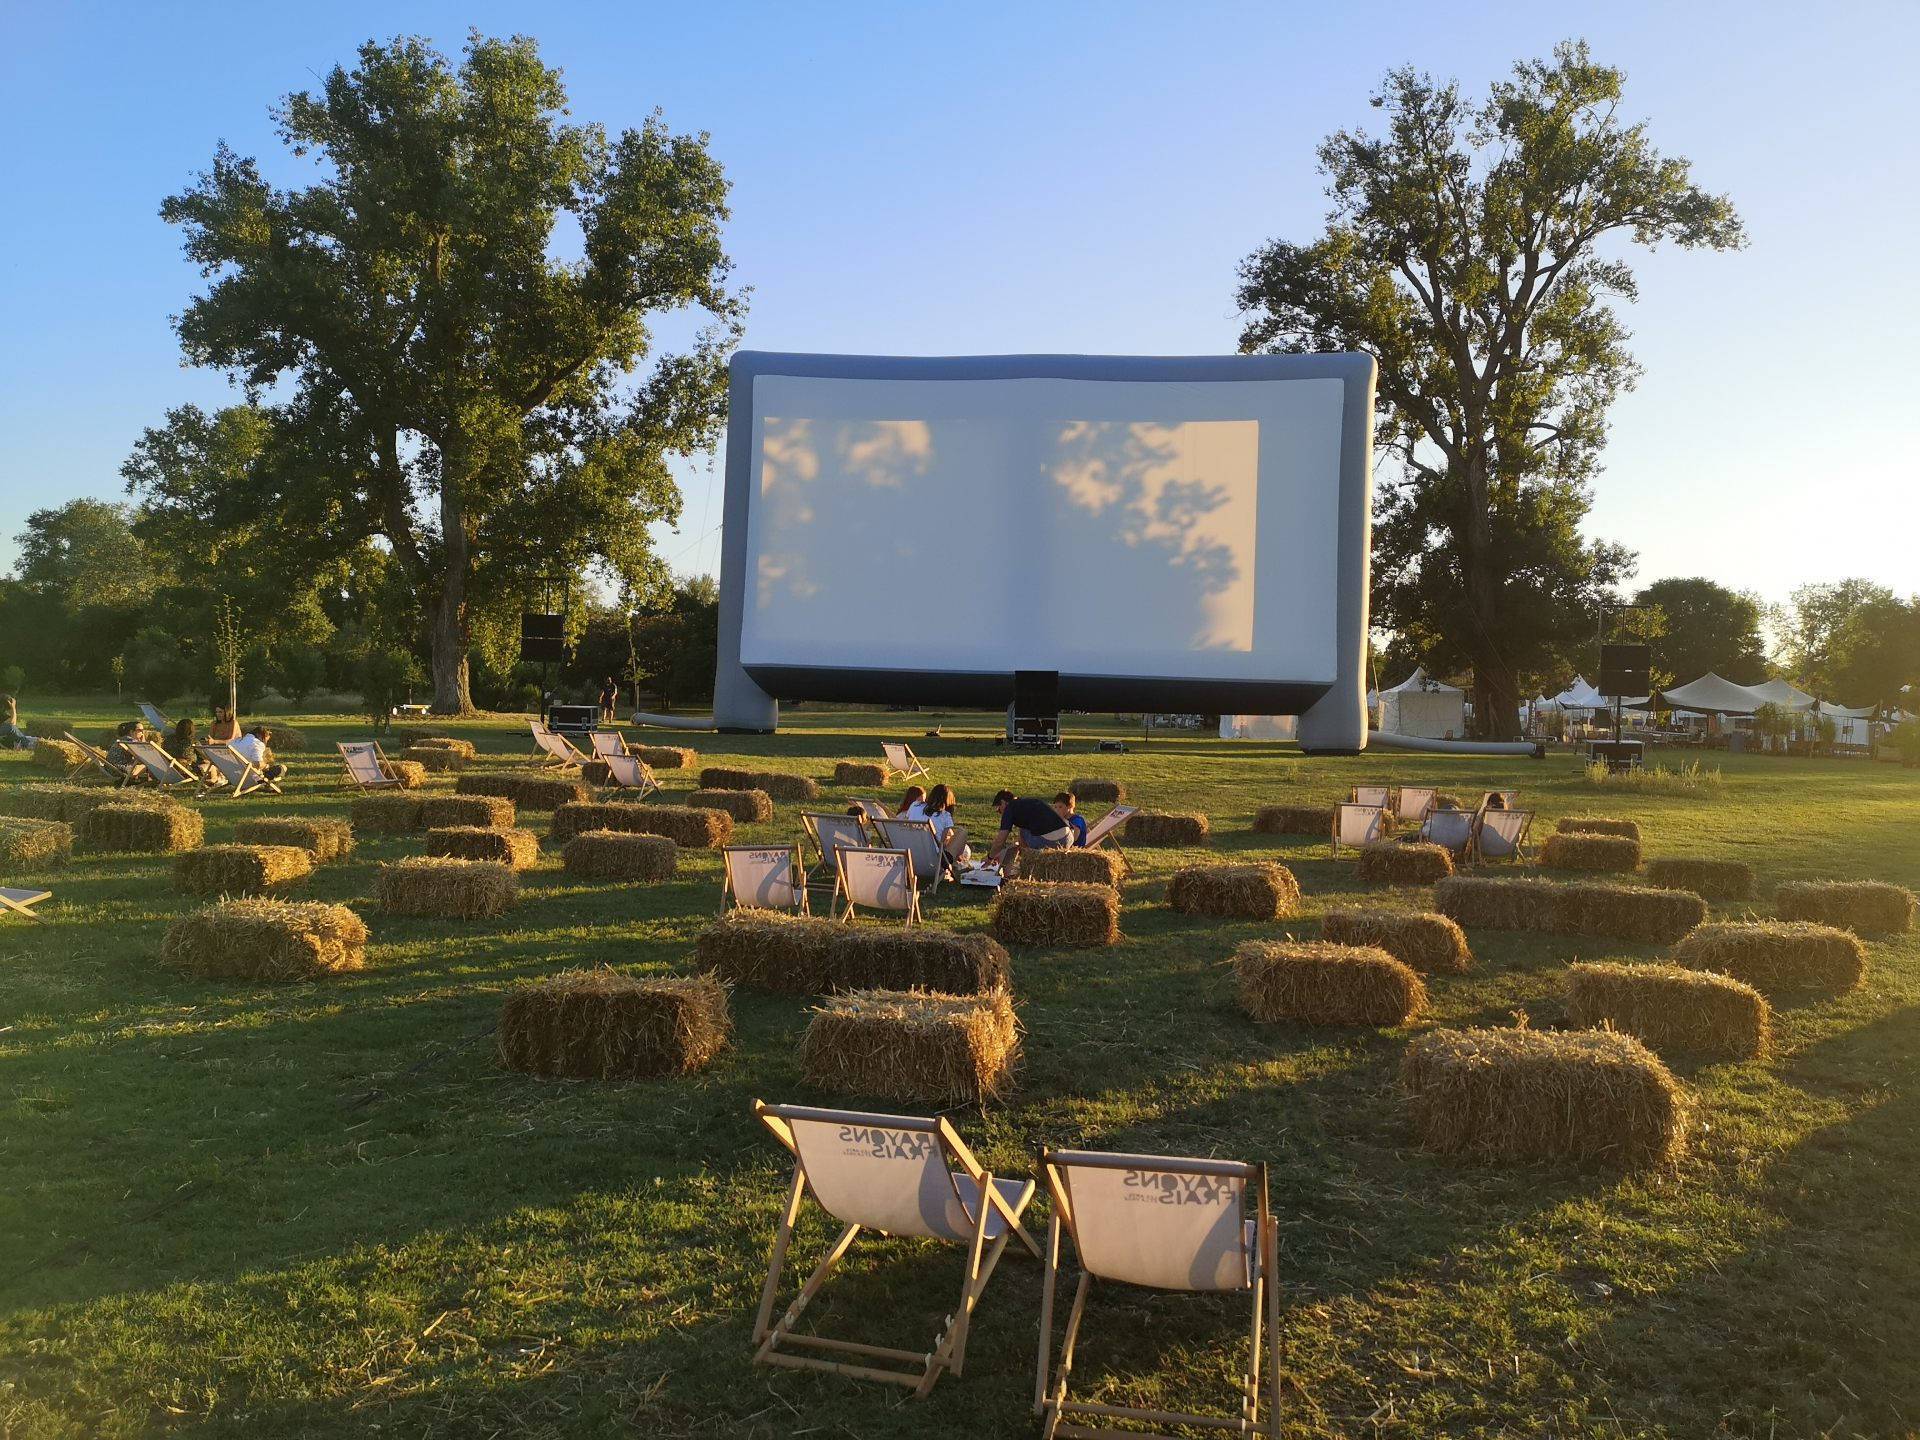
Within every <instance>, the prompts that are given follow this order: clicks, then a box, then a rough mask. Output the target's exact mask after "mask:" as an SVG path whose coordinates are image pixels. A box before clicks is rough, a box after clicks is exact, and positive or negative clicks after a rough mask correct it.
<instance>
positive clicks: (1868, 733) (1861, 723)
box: [1820, 705, 1878, 750]
mask: <svg viewBox="0 0 1920 1440" xmlns="http://www.w3.org/2000/svg"><path fill="white" fill-rule="evenodd" d="M1877 708H1878V707H1877V706H1873V705H1862V706H1860V707H1859V708H1858V709H1849V708H1847V707H1846V706H1845V705H1822V706H1821V707H1820V713H1821V714H1822V715H1825V716H1828V717H1830V718H1831V719H1832V721H1833V743H1834V744H1836V745H1849V746H1852V747H1854V748H1855V749H1859V750H1865V749H1866V748H1867V747H1868V746H1869V745H1870V744H1872V743H1873V742H1872V731H1873V712H1874V711H1875V710H1876V709H1877Z"/></svg>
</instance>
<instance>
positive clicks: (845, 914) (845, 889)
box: [833, 846, 920, 929]
mask: <svg viewBox="0 0 1920 1440" xmlns="http://www.w3.org/2000/svg"><path fill="white" fill-rule="evenodd" d="M833 862H834V886H833V912H834V917H833V918H834V919H836V920H852V919H854V918H855V916H856V912H857V910H858V908H859V907H861V906H865V907H866V908H867V909H869V910H885V911H889V912H891V913H893V914H896V915H899V916H901V917H903V919H904V920H905V922H906V925H907V927H908V928H909V929H911V928H912V926H913V923H914V922H915V921H916V920H918V919H919V918H920V891H919V888H918V887H917V886H916V885H915V884H914V880H913V856H911V855H910V854H908V853H907V852H906V851H905V850H856V849H853V848H852V847H850V846H848V847H843V848H841V849H839V850H836V851H835V852H834V857H833Z"/></svg>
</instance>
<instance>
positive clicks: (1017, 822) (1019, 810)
mask: <svg viewBox="0 0 1920 1440" xmlns="http://www.w3.org/2000/svg"><path fill="white" fill-rule="evenodd" d="M993 808H994V809H996V810H998V811H999V812H1000V833H999V834H997V835H995V836H994V837H993V848H992V849H991V850H989V851H988V852H987V860H988V862H989V863H991V862H993V861H995V860H998V859H1000V858H1001V857H1002V856H1003V855H1004V854H1005V853H1006V852H1007V851H1008V850H1009V849H1011V848H1012V846H1013V839H1014V836H1015V835H1018V836H1019V837H1020V843H1021V844H1022V845H1025V846H1026V847H1028V848H1029V849H1032V850H1064V849H1066V848H1067V847H1068V846H1070V845H1072V844H1073V827H1072V826H1071V825H1069V824H1068V823H1067V817H1066V815H1065V814H1063V813H1062V812H1061V810H1060V809H1059V807H1058V806H1056V805H1049V804H1048V803H1047V802H1046V801H1044V800H1040V799H1037V798H1035V797H1034V796H1031V795H1015V794H1014V793H1013V792H1012V791H1011V790H1002V791H1001V792H1000V793H999V794H998V795H995V796H994V797H993Z"/></svg>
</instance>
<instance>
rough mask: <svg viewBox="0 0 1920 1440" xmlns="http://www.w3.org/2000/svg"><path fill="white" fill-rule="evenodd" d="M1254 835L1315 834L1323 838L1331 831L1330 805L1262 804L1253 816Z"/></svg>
mask: <svg viewBox="0 0 1920 1440" xmlns="http://www.w3.org/2000/svg"><path fill="white" fill-rule="evenodd" d="M1253 830H1254V833H1255V834H1256V835H1315V836H1318V837H1319V838H1320V839H1322V840H1324V839H1326V838H1327V836H1328V835H1330V834H1332V833H1333V806H1331V805H1262V806H1261V807H1260V808H1259V809H1258V810H1257V811H1255V812H1254V816H1253Z"/></svg>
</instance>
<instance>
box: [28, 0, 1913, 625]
mask: <svg viewBox="0 0 1920 1440" xmlns="http://www.w3.org/2000/svg"><path fill="white" fill-rule="evenodd" d="M1324 8H1325V9H1326V11H1327V13H1326V15H1325V16H1324V18H1322V17H1320V16H1318V15H1316V14H1314V13H1313V12H1311V11H1310V10H1309V9H1308V7H1306V6H1303V5H1292V4H1288V5H1282V4H1211V5H1210V4H1203V3H1199V4H1178V5H1175V4H1162V5H1146V4H1113V3H1102V4H1098V5H1096V4H1093V3H1076V4H1066V3H1060V4H1035V3H1027V4H1019V5H1000V4H989V3H986V0H975V3H969V4H952V5H921V4H900V3H891V4H885V5H872V6H856V5H850V4H849V5H839V4H835V5H822V6H800V5H792V4H779V5H776V4H772V3H765V4H747V3H739V4H727V3H715V0H706V3H699V4H691V3H689V4H678V5H674V4H665V3H656V4H648V5H640V4H631V3H627V4H618V5H604V6H587V5H504V4H468V5H444V4H415V5H408V4H401V3H390V4H382V5H366V4H347V3H338V4H336V3H331V0H329V3H325V4H314V5H305V6H286V5H274V6H260V5H256V6H244V7H243V6H238V5H234V6H227V7H220V6H215V5H184V4H170V3H154V4H150V5H141V6H132V5H120V6H100V5H84V4H37V5H29V4H26V3H23V0H4V8H0V16H4V20H0V135H3V136H4V137H5V138H4V151H0V182H3V185H4V188H3V189H0V193H3V194H4V195H5V197H6V199H7V202H8V203H7V205H6V207H5V209H6V215H7V223H6V224H5V226H4V227H0V567H4V566H6V565H9V564H11V560H12V536H13V535H14V534H15V533H16V532H17V531H18V530H19V529H20V526H21V522H22V521H23V520H24V519H25V517H26V515H27V513H28V512H29V511H30V510H33V509H36V508H38V507H41V506H43V505H52V504H57V503H59V502H61V501H64V500H66V499H68V498H69V497H72V496H75V495H82V494H93V495H105V496H118V494H119V493H120V483H119V480H118V476H117V469H118V466H119V464H120V462H121V460H122V459H123V458H124V457H125V455H126V453H127V451H128V449H129V447H130V446H131V444H132V443H133V441H134V439H135V438H136V437H137V436H138V435H139V433H140V430H141V428H142V427H143V426H146V425H149V424H154V423H157V421H158V420H159V418H160V416H161V414H162V412H163V411H164V410H165V409H166V408H167V407H168V406H169V405H174V404H178V403H181V402H183V401H188V400H194V401H198V402H200V403H202V404H219V403H223V401H224V400H225V399H226V398H227V396H228V395H229V393H230V392H229V391H228V390H227V388H226V385H225V382H224V380H222V379H221V378H220V377H218V376H215V375H211V374H205V373H195V372H191V371H187V370H184V369H182V368H181V366H180V363H179V357H178V353H177V350H176V347H175V344H174V340H173V336H172V334H171V331H170V330H169V326H168V317H169V316H170V315H171V314H173V313H175V312H177V311H178V310H179V309H180V308H181V307H182V305H183V304H184V303H185V301H186V300H187V298H188V296H189V295H190V294H191V293H192V292H193V290H194V288H195V285H196V283H197V277H196V275H195V273H194V271H193V269H192V268H191V267H190V266H189V265H188V264H187V263H186V262H185V261H184V260H183V259H182V257H181V255H180V250H179V242H178V236H177V235H176V234H175V233H173V232H172V231H171V230H170V229H169V228H168V227H166V226H164V225H162V224H161V223H160V221H159V219H158V218H157V215H156V210H157V207H158V204H159V201H160V199H161V197H162V196H163V195H166V194H168V193H170V192H172V191H175V190H178V189H180V188H181V187H182V186H184V185H185V184H186V183H187V182H188V181H189V179H190V178H191V176H192V175H193V174H194V173H195V172H196V171H197V170H199V169H202V168H204V167H205V166H206V164H207V163H208V161H209V160H210V158H211V156H212V154H213V150H214V146H215V144H216V142H217V141H219V140H221V139H225V140H227V141H228V142H229V143H231V144H232V145H233V146H234V147H235V148H237V149H238V150H240V151H241V152H243V153H248V154H254V155H258V156H260V157H261V158H262V160H263V161H264V162H266V163H267V164H268V166H269V173H270V174H277V175H280V176H291V175H292V174H294V173H296V172H295V171H294V170H293V169H291V168H290V164H289V162H286V161H284V160H283V159H281V158H280V156H279V153H278V149H277V145H276V142H275V141H274V139H273V137H272V133H271V129H270V126H269V124H268V121H267V115H266V110H267V106H268V104H269V103H270V102H272V101H274V100H275V99H277V98H278V97H280V96H281V95H283V94H285V93H286V92H288V91H290V90H295V89H301V88H306V87H310V86H312V85H314V84H315V83H316V82H317V80H318V77H320V76H321V75H322V74H323V73H324V72H325V71H326V70H327V69H328V68H329V67H331V66H332V65H334V64H336V63H339V62H345V61H349V60H350V59H351V57H352V53H353V49H354V46H355V45H356V44H357V43H358V42H360V41H362V40H364V39H367V38H369V37H381V38H384V37H387V36H389V35H391V34H393V33H395V32H397V31H403V30H404V31H408V32H412V33H417V34H422V35H425V36H428V37H429V38H431V39H433V40H434V41H436V42H437V43H439V44H440V45H441V46H442V47H443V48H445V49H447V50H448V51H450V52H454V51H457V50H458V47H459V45H460V43H461V41H462V39H463V38H464V36H465V34H466V31H467V30H468V28H469V27H477V28H479V29H481V30H483V31H486V32H489V33H496V34H498V33H510V32H524V33H528V34H531V35H534V36H535V37H537V38H538V39H539V41H540V42H541V45H542V49H543V53H544V54H545V56H546V58H547V59H548V61H549V63H553V64H557V65H559V66H561V67H563V68H564V70H565V72H566V78H567V83H568V85H569V87H570V89H571V93H572V100H573V110H574V113H575V115H576V116H579V117H581V118H587V119H594V120H598V121H600V122H602V123H604V124H605V125H607V126H608V127H609V128H610V129H617V128H619V127H621V126H625V125H629V124H634V123H637V122H638V121H639V120H640V119H641V118H642V117H643V116H644V115H645V114H646V113H647V111H648V110H649V109H650V108H652V107H654V106H659V107H661V108H663V109H664V111H665V113H666V116H667V119H668V122H669V123H670V124H671V125H672V126H674V127H675V128H676V129H682V130H699V129H705V130H708V131H711V132H712V135H713V147H714V150H715V152H716V153H717V154H718V155H719V157H720V158H721V159H722V161H723V162H724V163H725V165H726V167H727V169H728V172H729V174H730V175H731V177H732V179H733V181H734V185H735V198H734V222H733V226H732V230H731V234H730V241H731V249H732V253H733V255H734V257H735V259H736V261H737V264H738V271H739V276H740V278H741V279H742V280H743V281H745V282H746V283H749V284H751V285H752V286H753V287H754V291H755V298H754V303H753V311H752V316H751V320H750V325H749V331H748V343H749V344H750V345H752V346H755V347H758V348H764V349H791V350H826V351H837V350H847V351H857V352H874V353H899V354H968V353H997V352H1019V351H1069V352H1092V353H1122V354H1124V353H1140V354H1192V353H1209V352H1225V351H1231V350H1232V349H1233V348H1234V344H1235V338H1236V335H1237V333H1238V322H1237V320H1236V318H1235V315H1234V312H1233V306H1232V300H1231V293H1232V284H1233V275H1234V267H1235V265H1236V263H1237V262H1238V260H1239V259H1240V258H1241V257H1242V256H1243V255H1244V254H1246V253H1247V252H1248V251H1249V250H1251V249H1252V248H1253V247H1254V246H1256V245H1257V244H1259V243H1260V242H1261V241H1262V240H1264V239H1267V238H1269V237H1272V236H1287V237H1291V238H1306V237H1308V236H1310V235H1311V234H1312V233H1314V231H1315V230H1316V228H1317V226H1318V223H1319V221H1320V218H1321V216H1322V212H1323V208H1324V200H1323V196H1322V193H1321V183H1320V181H1319V178H1318V177H1317V176H1316V174H1315V173H1314V168H1313V149H1314V145H1315V143H1316V142H1317V141H1318V140H1319V139H1320V138H1321V137H1322V136H1323V135H1325V134H1326V133H1328V132H1329V131H1331V130H1333V129H1335V128H1337V127H1340V126H1351V125H1360V126H1365V125H1367V124H1368V123H1369V121H1370V120H1371V119H1372V118H1373V116H1374V113H1375V112H1373V111H1371V110H1369V108H1368V106H1367V96H1368V95H1369V93H1370V92H1371V91H1372V89H1373V87H1374V86H1375V84H1376V82H1377V81H1378V79H1379V77H1380V76H1381V74H1382V73H1383V72H1384V71H1385V70H1386V69H1387V68H1388V67H1390V66H1393V65H1396V64H1400V63H1404V62H1411V63H1413V64H1416V65H1418V66H1420V67H1422V68H1424V69H1427V70H1430V71H1432V72H1434V73H1435V74H1438V75H1443V76H1452V77H1457V78H1458V79H1460V80H1461V81H1462V82H1463V83H1464V84H1465V85H1466V86H1467V87H1468V88H1469V90H1470V91H1473V92H1476V93H1477V92H1479V91H1480V90H1482V89H1483V88H1484V86H1485V84H1486V82H1487V81H1488V80H1489V79H1490V78H1492V77H1494V76H1495V75H1497V74H1500V73H1502V72H1504V71H1505V69H1506V68H1507V66H1508V65H1509V64H1510V63H1511V61H1512V60H1514V59H1515V58H1518V57H1522V56H1534V55H1544V54H1545V53H1546V52H1547V51H1548V49H1549V48H1550V47H1551V46H1552V44H1553V43H1554V42H1555V41H1556V40H1559V39H1563V38H1566V37H1568V36H1570V35H1580V36H1584V37H1585V38H1586V39H1588V40H1589V41H1590V42H1592V44H1593V46H1594V48H1595V52H1596V54H1597V56H1598V57H1599V58H1600V59H1602V60H1605V61H1607V62H1609V63H1614V64H1618V65H1621V66H1623V67H1624V68H1625V69H1626V70H1627V72H1628V96H1627V108H1628V110H1629V112H1630V113H1632V114H1634V115H1637V116H1642V117H1645V118H1647V119H1649V120H1650V121H1651V123H1652V129H1653V134H1654V138H1655V141H1656V143H1658V144H1659V145H1660V146H1661V147H1662V148H1664V149H1666V150H1668V151H1669V152H1673V153H1678V154H1681V155H1685V156H1687V157H1688V158H1690V159H1691V160H1692V161H1693V162H1694V164H1695V171H1696V175H1697V177H1698V178H1699V180H1700V181H1701V182H1702V183H1704V184H1705V185H1707V186H1709V187H1711V188H1713V189H1715V190H1723V191H1726V192H1729V193H1730V194H1731V195H1732V196H1733V197H1734V199H1735V201H1736V202H1737V204H1738V206H1739V208H1740V210H1741V212H1742V213H1743V215H1744V217H1745V219H1746V221H1747V224H1748V228H1749V231H1750V234H1751V238H1752V244H1751V247H1750V248H1749V249H1748V250H1746V251H1744V252H1742V253H1739V254H1734V255H1715V254H1700V253H1684V252H1676V251H1663V252H1660V253H1658V254H1656V255H1653V256H1642V257H1641V258H1640V260H1639V262H1638V268H1639V273H1640V277H1641V284H1642V297H1641V301H1640V303H1639V305H1638V306H1637V307H1635V308H1634V309H1633V310H1632V311H1631V312H1630V313H1629V315H1628V321H1629V324H1630V325H1631V327H1632V329H1633V331H1634V334H1635V338H1634V342H1633V348H1634V350H1635V352H1636V353H1637V355H1638V357H1639V359H1640V360H1641V361H1642V362H1643V364H1644V366H1645V368H1646V375H1645V378H1644V379H1643V380H1642V382H1641V384H1640V387H1639V388H1638V390H1636V391H1635V392H1633V393H1632V394H1630V395H1628V396H1627V397H1625V398H1624V399H1623V400H1622V401H1621V403H1620V404H1619V406H1618V407H1617V409H1616V411H1615V414H1614V427H1613V439H1612V443H1611V445H1610V447H1609V449H1608V453H1607V471H1606V474H1605V475H1604V476H1603V477H1602V478H1601V479H1600V481H1599V484H1598V487H1597V488H1598V503H1597V505H1596V507H1595V511H1594V515H1593V523H1592V528H1593V530H1594V532H1595V533H1596V534H1599V535H1604V536H1607V537H1610V538H1613V539H1617V540H1620V541H1623V542H1625V543H1626V544H1628V545H1631V546H1633V547H1634V548H1636V549H1638V550H1639V551H1640V553H1641V556H1642V566H1641V572H1640V573H1641V578H1642V579H1643V580H1650V579H1655V578H1658V577H1660V576H1662V575H1670V574H1695V573H1704V574H1708V575H1712V576H1714V577H1715V578H1717V579H1720V580H1722V581H1724V582H1726V583H1728V584H1731V585H1735V586H1738V587H1742V588H1751V589H1754V590H1757V591H1759V592H1761V593H1762V594H1763V595H1764V596H1766V597H1768V598H1770V599H1779V598H1783V597H1784V596H1785V594H1786V592H1787V591H1788V590H1790V589H1791V588H1792V587H1793V586H1795V585H1797V584H1801V583H1804V582H1808V581H1819V580H1831V579H1837V578H1840V577H1842V576H1845V575H1852V574H1859V575H1867V576H1871V577H1874V578H1876V579H1879V580H1881V581H1884V582H1886V583H1888V584H1892V585H1894V586H1896V587H1897V588H1899V589H1901V590H1902V591H1913V590H1916V589H1920V558H1917V557H1920V548H1916V536H1920V461H1916V458H1915V452H1916V441H1920V435H1917V434H1916V431H1917V430H1920V425H1917V424H1916V421H1920V398H1917V397H1916V381H1920V363H1916V360H1915V350H1914V337H1915V335H1916V333H1920V279H1916V275H1917V274H1920V270H1917V268H1916V266H1915V265H1914V263H1913V249H1914V244H1915V237H1916V235H1920V223H1917V222H1920V215H1917V214H1916V211H1917V210H1920V202H1917V201H1916V196H1920V159H1917V158H1916V157H1920V142H1917V141H1916V135H1920V102H1917V101H1916V98H1915V97H1916V95H1917V94H1920V90H1916V88H1915V86H1914V84H1913V79H1912V64H1913V59H1914V56H1915V54H1916V53H1920V6H1916V5H1914V4H1911V3H1905V4H1897V5H1885V6H1875V5H1870V4H1847V5H1805V4H1793V5H1769V4H1740V5H1733V4H1728V5H1706V4H1699V5H1688V6H1675V5H1671V4H1647V5H1630V4H1606V5H1594V6H1587V7H1577V6H1550V5H1540V4H1537V3H1532V4H1520V5H1486V6H1458V7H1456V6H1446V7H1432V6H1427V5H1413V4H1409V5H1396V6H1389V5H1340V6H1331V7H1324ZM717 475H718V471H717V470H712V471H709V470H707V469H705V468H693V469H690V471H689V473H688V476H687V484H686V490H687V507H686V509H687V514H686V519H685V521H684V522H683V524H682V526H681V528H680V533H679V534H678V535H673V534H666V535H663V536H662V537H661V543H662V549H663V551H664V553H666V554H667V555H668V556H670V557H672V558H673V560H674V562H675V565H676V568H678V569H680V570H683V571H694V570H701V569H711V568H712V567H713V566H714V565H715V564H716V563H717V555H718V535H717V533H715V530H714V527H715V525H716V523H717V517H718V513H719V504H718V497H717V493H716V492H717V487H718V482H717Z"/></svg>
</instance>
